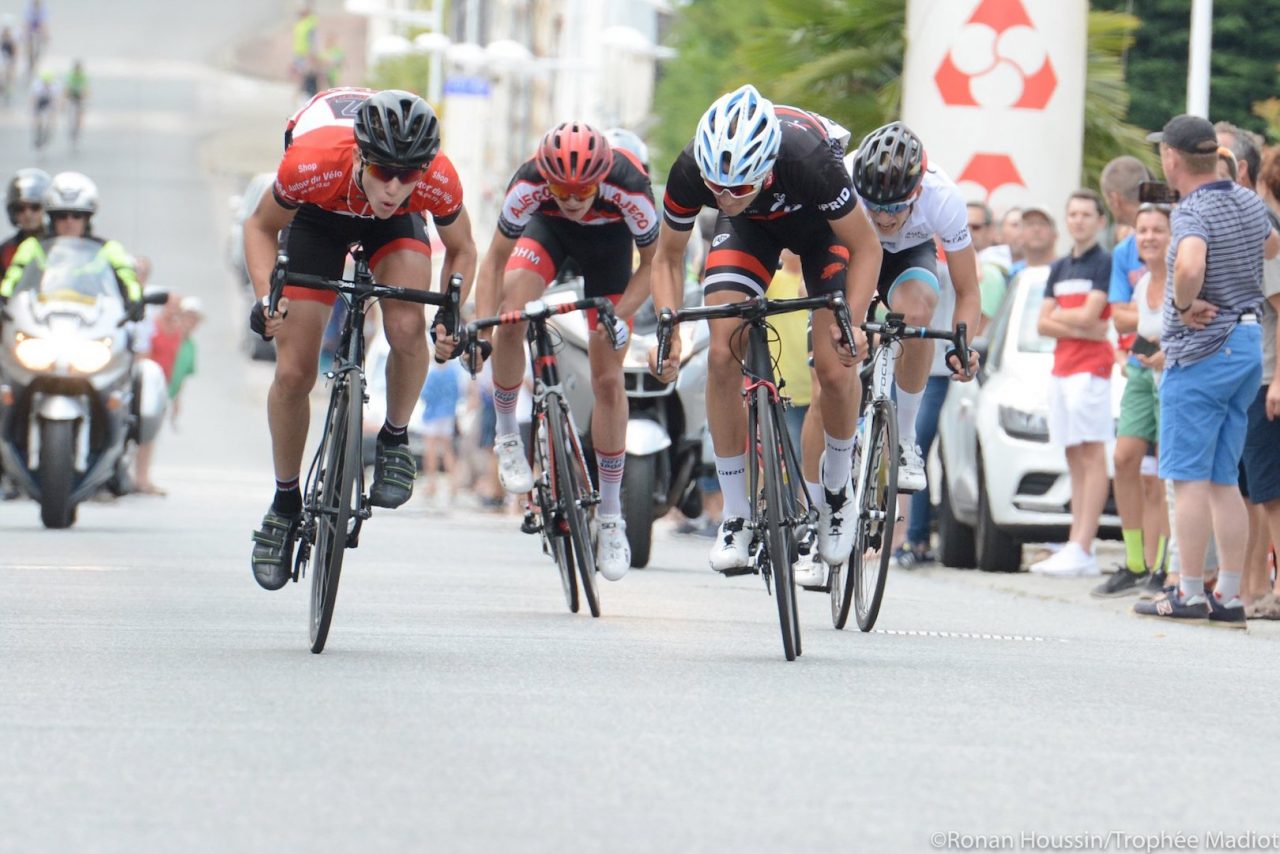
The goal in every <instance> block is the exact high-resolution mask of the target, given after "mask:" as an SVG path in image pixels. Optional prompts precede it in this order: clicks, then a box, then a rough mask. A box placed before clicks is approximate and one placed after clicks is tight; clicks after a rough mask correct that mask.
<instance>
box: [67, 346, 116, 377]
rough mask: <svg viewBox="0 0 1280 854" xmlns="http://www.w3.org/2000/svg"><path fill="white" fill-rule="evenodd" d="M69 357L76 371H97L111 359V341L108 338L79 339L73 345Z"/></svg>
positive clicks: (72, 368)
mask: <svg viewBox="0 0 1280 854" xmlns="http://www.w3.org/2000/svg"><path fill="white" fill-rule="evenodd" d="M68 357H69V358H68V359H67V361H69V362H70V363H71V370H73V371H75V372H76V373H80V374H94V373H97V372H98V371H100V370H102V369H103V368H105V367H106V366H107V362H110V361H111V341H110V339H108V338H102V339H100V340H97V341H77V342H75V344H73V345H72V346H71V352H70V353H69V354H68Z"/></svg>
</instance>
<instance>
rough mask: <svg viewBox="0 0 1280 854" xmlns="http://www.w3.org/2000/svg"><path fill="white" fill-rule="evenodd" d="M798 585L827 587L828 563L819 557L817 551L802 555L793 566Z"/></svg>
mask: <svg viewBox="0 0 1280 854" xmlns="http://www.w3.org/2000/svg"><path fill="white" fill-rule="evenodd" d="M791 575H792V577H793V578H795V582H796V586H797V587H825V586H826V584H827V565H826V564H825V563H823V562H822V559H821V558H819V557H818V554H817V552H809V554H807V555H800V559H799V560H798V561H796V565H795V566H794V567H792V568H791Z"/></svg>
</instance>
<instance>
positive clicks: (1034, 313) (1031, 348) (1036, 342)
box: [1018, 281, 1056, 353]
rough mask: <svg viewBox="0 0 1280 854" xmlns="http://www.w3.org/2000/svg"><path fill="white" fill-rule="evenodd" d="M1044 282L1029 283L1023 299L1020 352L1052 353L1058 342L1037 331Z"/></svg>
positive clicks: (1019, 329) (1020, 323) (1020, 319)
mask: <svg viewBox="0 0 1280 854" xmlns="http://www.w3.org/2000/svg"><path fill="white" fill-rule="evenodd" d="M1044 285H1045V283H1044V282H1043V281H1039V282H1027V283H1026V284H1025V285H1024V286H1023V287H1024V289H1025V291H1026V293H1025V294H1024V295H1023V298H1022V310H1021V313H1020V314H1019V317H1018V352H1020V353H1052V352H1053V348H1054V346H1055V344H1056V342H1055V341H1054V340H1053V339H1052V338H1046V337H1045V336H1043V335H1041V334H1040V333H1039V332H1037V331H1036V324H1037V322H1038V321H1039V320H1040V304H1041V303H1042V302H1044Z"/></svg>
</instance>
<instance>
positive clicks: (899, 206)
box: [862, 197, 916, 214]
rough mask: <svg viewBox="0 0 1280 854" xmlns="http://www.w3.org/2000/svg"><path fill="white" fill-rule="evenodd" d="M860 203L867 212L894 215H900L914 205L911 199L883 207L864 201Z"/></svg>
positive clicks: (913, 199) (890, 203)
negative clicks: (865, 207) (864, 206)
mask: <svg viewBox="0 0 1280 854" xmlns="http://www.w3.org/2000/svg"><path fill="white" fill-rule="evenodd" d="M862 202H863V204H865V205H866V206H867V209H868V210H870V211H873V212H875V213H887V214H896V213H902V212H903V211H905V210H906V209H907V208H909V207H911V206H912V205H914V204H915V203H916V200H915V198H914V197H913V198H910V199H907V200H906V201H905V202H889V203H888V204H884V205H881V204H877V203H875V202H868V201H867V200H866V199H863V200H862Z"/></svg>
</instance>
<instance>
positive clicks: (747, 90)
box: [693, 83, 782, 187]
mask: <svg viewBox="0 0 1280 854" xmlns="http://www.w3.org/2000/svg"><path fill="white" fill-rule="evenodd" d="M781 145H782V128H781V127H780V126H779V124H778V117H777V116H776V115H775V114H774V112H773V102H772V101H770V100H768V99H767V98H765V97H764V96H763V95H761V94H760V93H759V92H758V91H756V87H754V86H752V85H751V84H749V83H748V84H747V85H745V86H743V87H741V88H739V89H735V90H734V91H732V92H730V93H729V94H727V95H722V96H720V98H719V99H718V100H717V101H716V102H715V103H714V104H712V105H711V109H709V110H707V112H706V113H705V114H704V115H703V116H702V119H701V120H700V121H699V122H698V131H697V134H696V135H695V136H694V140H693V153H694V159H695V160H697V162H698V170H699V171H700V172H702V177H703V178H705V179H706V180H708V181H710V182H712V183H713V184H720V185H723V186H726V187H732V186H738V185H741V184H755V183H757V182H759V181H762V180H764V177H765V176H766V175H768V174H769V170H770V169H772V168H773V164H774V161H775V160H777V159H778V148H779V147H780V146H781Z"/></svg>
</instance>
